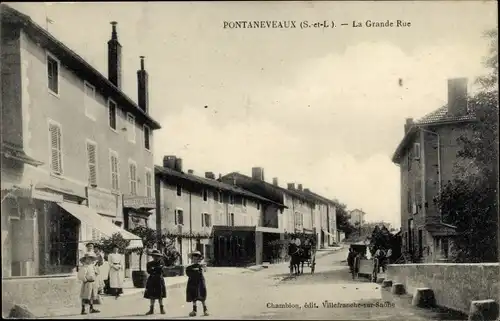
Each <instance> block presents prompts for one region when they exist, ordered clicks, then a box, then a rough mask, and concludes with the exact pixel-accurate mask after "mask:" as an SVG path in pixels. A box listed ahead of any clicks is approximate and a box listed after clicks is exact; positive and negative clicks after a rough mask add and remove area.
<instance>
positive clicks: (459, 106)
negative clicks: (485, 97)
mask: <svg viewBox="0 0 500 321" xmlns="http://www.w3.org/2000/svg"><path fill="white" fill-rule="evenodd" d="M466 114H467V78H454V79H448V115H450V116H464V115H466Z"/></svg>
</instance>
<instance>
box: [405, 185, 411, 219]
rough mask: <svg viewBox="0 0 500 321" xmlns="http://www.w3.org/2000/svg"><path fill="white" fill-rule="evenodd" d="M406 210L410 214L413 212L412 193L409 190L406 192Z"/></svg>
mask: <svg viewBox="0 0 500 321" xmlns="http://www.w3.org/2000/svg"><path fill="white" fill-rule="evenodd" d="M406 208H407V210H408V213H411V212H412V202H411V191H410V189H408V191H407V192H406Z"/></svg>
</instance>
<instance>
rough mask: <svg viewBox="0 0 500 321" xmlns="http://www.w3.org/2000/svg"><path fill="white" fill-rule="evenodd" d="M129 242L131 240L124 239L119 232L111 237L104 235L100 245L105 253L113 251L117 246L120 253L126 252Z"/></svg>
mask: <svg viewBox="0 0 500 321" xmlns="http://www.w3.org/2000/svg"><path fill="white" fill-rule="evenodd" d="M129 244H130V241H129V240H126V239H124V238H123V236H122V235H121V234H120V233H118V232H117V233H114V234H113V235H111V237H103V238H101V240H100V241H99V247H100V248H101V250H102V251H103V252H104V253H105V254H109V253H112V252H113V248H114V247H117V248H118V250H119V251H120V253H124V252H125V250H126V249H127V246H129Z"/></svg>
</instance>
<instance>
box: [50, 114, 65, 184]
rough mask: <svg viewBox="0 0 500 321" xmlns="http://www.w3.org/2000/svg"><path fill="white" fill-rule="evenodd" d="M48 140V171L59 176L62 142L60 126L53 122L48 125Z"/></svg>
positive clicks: (61, 167)
mask: <svg viewBox="0 0 500 321" xmlns="http://www.w3.org/2000/svg"><path fill="white" fill-rule="evenodd" d="M49 135H50V136H49V139H50V169H51V171H52V173H54V174H58V175H61V174H62V172H63V166H62V142H61V137H62V134H61V125H59V124H56V123H54V122H50V123H49Z"/></svg>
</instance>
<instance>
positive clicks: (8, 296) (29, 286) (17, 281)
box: [2, 274, 81, 317]
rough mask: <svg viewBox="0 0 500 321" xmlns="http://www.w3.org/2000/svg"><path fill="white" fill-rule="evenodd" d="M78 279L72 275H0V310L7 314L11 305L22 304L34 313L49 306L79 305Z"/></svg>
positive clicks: (44, 311)
mask: <svg viewBox="0 0 500 321" xmlns="http://www.w3.org/2000/svg"><path fill="white" fill-rule="evenodd" d="M80 287H81V283H80V282H79V281H78V280H77V278H76V275H74V274H72V275H57V276H44V277H16V278H5V279H2V313H3V315H6V316H8V313H9V311H10V309H11V308H12V307H13V306H14V305H15V304H19V305H25V306H26V307H27V308H28V310H29V311H30V312H31V313H33V314H34V315H35V316H37V317H38V316H40V317H41V316H48V315H50V314H51V312H50V311H51V310H56V309H61V308H69V307H78V306H80V302H79V298H80Z"/></svg>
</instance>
